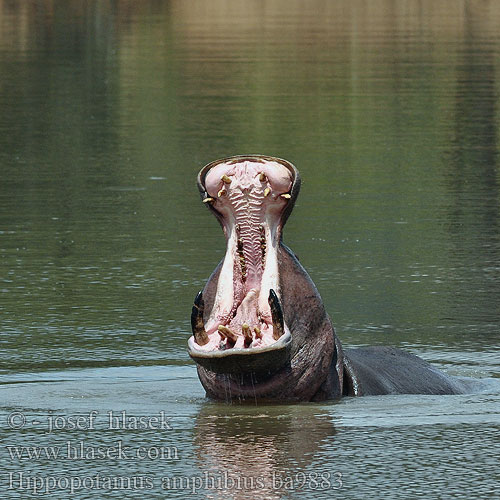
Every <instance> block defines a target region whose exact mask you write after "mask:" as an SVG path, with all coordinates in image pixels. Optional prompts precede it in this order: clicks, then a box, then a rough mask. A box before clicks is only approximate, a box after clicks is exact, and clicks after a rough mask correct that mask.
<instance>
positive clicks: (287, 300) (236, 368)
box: [188, 155, 467, 401]
mask: <svg viewBox="0 0 500 500" xmlns="http://www.w3.org/2000/svg"><path fill="white" fill-rule="evenodd" d="M300 183H301V180H300V175H299V172H298V170H297V169H296V168H295V166H294V165H292V163H290V162H289V161H286V160H283V159H280V158H275V157H271V156H263V155H247V156H232V157H229V158H223V159H220V160H216V161H213V162H211V163H209V164H208V165H206V166H204V167H203V168H202V169H201V171H200V172H199V174H198V178H197V184H198V189H199V191H200V194H201V198H202V201H203V203H204V204H205V205H206V206H207V207H208V208H209V209H210V210H211V212H212V213H213V214H214V215H215V217H216V218H217V220H218V221H219V223H220V225H221V226H222V230H223V231H224V235H225V237H226V245H227V246H226V253H225V256H224V258H223V260H222V262H220V263H219V265H218V266H217V267H216V269H215V271H214V272H213V273H212V275H211V276H210V278H209V279H208V281H207V283H206V285H205V287H204V289H203V290H202V291H200V292H199V293H198V295H197V296H196V298H195V300H194V305H193V308H192V313H191V326H192V330H193V335H192V336H191V337H190V338H189V340H188V352H189V355H190V356H191V358H192V359H193V360H194V361H195V362H196V363H197V370H198V376H199V378H200V381H201V383H202V385H203V387H204V388H205V391H206V394H207V396H208V397H210V398H212V399H216V400H226V401H228V400H231V401H232V400H240V401H244V400H251V401H256V400H259V401H323V400H327V399H336V398H340V397H342V396H362V395H380V394H457V393H463V392H465V391H466V390H467V386H466V384H465V382H463V381H461V380H459V379H457V378H453V377H449V376H447V375H445V374H444V373H442V372H441V371H439V370H438V369H436V368H434V367H433V366H432V365H430V364H429V363H427V362H426V361H424V360H423V359H421V358H419V357H417V356H415V355H413V354H410V353H407V352H405V351H402V350H400V349H396V348H392V347H380V346H377V347H365V348H359V349H343V347H342V344H341V342H340V340H339V339H338V337H337V335H336V333H335V329H334V327H333V325H332V322H331V320H330V317H329V316H328V314H327V312H326V311H325V307H324V305H323V301H322V300H321V296H320V294H319V292H318V290H317V289H316V286H315V285H314V283H313V282H312V280H311V278H310V277H309V275H308V274H307V272H306V270H305V269H304V267H303V266H302V265H301V264H300V262H299V260H298V258H297V257H296V256H295V255H294V253H293V252H292V251H291V250H290V249H289V248H288V247H287V246H286V245H285V244H284V243H283V238H282V236H283V227H284V225H285V223H286V221H287V219H288V217H289V216H290V213H291V211H292V209H293V206H294V204H295V201H296V199H297V196H298V194H299V190H300Z"/></svg>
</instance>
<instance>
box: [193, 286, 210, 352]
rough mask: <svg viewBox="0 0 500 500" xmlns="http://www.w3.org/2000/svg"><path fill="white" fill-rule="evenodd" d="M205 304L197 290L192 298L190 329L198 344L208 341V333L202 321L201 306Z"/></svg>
mask: <svg viewBox="0 0 500 500" xmlns="http://www.w3.org/2000/svg"><path fill="white" fill-rule="evenodd" d="M204 306H205V304H204V301H203V295H202V293H201V292H198V295H196V298H195V299H194V305H193V309H192V310H191V329H192V330H193V335H194V340H195V341H196V343H197V344H198V345H205V344H206V343H207V342H208V335H207V332H206V331H205V325H204V323H203V308H204Z"/></svg>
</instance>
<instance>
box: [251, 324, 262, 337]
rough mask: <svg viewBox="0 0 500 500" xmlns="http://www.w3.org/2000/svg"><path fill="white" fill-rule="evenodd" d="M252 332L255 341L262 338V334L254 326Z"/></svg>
mask: <svg viewBox="0 0 500 500" xmlns="http://www.w3.org/2000/svg"><path fill="white" fill-rule="evenodd" d="M253 331H254V332H255V338H256V339H261V338H262V333H261V331H260V328H259V327H258V326H256V327H255V328H254V329H253Z"/></svg>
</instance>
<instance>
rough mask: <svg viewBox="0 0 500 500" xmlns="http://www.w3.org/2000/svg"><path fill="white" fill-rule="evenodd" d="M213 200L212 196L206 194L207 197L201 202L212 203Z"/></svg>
mask: <svg viewBox="0 0 500 500" xmlns="http://www.w3.org/2000/svg"><path fill="white" fill-rule="evenodd" d="M213 201H215V199H214V198H211V197H210V196H208V197H207V198H205V199H204V200H203V203H212V202H213Z"/></svg>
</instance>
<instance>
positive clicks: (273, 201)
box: [194, 157, 293, 351]
mask: <svg viewBox="0 0 500 500" xmlns="http://www.w3.org/2000/svg"><path fill="white" fill-rule="evenodd" d="M292 181H293V175H292V172H291V171H290V170H289V169H288V168H286V167H285V166H284V165H282V164H281V163H279V162H277V161H270V160H265V159H261V158H258V157H256V158H252V159H235V160H228V161H227V162H224V163H219V164H218V165H215V166H214V167H212V169H211V170H210V171H209V172H208V174H207V175H206V177H205V189H206V192H207V197H206V198H205V200H204V202H205V203H210V204H212V207H213V209H215V210H216V211H217V212H218V213H219V214H220V219H221V221H222V224H223V229H224V234H225V236H226V239H227V248H226V255H225V258H224V261H223V264H222V269H221V272H220V275H219V280H218V284H217V292H216V298H215V302H214V306H213V308H212V311H211V312H210V315H209V317H208V320H207V321H206V323H205V324H204V325H203V327H201V325H199V328H198V332H196V331H195V332H194V339H195V342H196V348H197V349H200V350H205V351H215V350H225V349H230V348H235V347H236V348H255V347H264V346H268V345H272V344H274V343H275V342H276V341H277V340H278V339H279V337H280V336H281V335H282V334H283V333H284V331H286V330H287V327H286V325H284V326H283V325H282V326H280V325H279V324H277V322H276V303H277V298H278V297H279V296H280V292H279V274H278V245H279V240H280V231H281V225H280V220H281V214H282V212H283V209H284V208H285V207H286V205H287V203H288V201H289V200H290V194H289V191H290V189H291V187H292ZM271 290H274V292H275V294H276V298H275V301H274V303H273V301H272V300H271V299H270V291H271ZM272 295H273V294H272V292H271V296H272ZM277 307H278V308H279V305H278V306H277ZM272 309H274V321H273V310H272ZM202 330H204V331H202Z"/></svg>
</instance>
